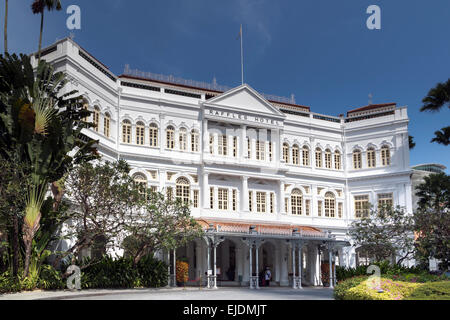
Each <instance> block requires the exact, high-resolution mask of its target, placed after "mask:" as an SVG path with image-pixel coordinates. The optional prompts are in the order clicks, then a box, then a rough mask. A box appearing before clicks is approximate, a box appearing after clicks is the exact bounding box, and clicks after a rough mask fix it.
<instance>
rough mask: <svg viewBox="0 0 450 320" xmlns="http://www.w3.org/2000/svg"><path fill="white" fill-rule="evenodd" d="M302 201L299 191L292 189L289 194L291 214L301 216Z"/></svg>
mask: <svg viewBox="0 0 450 320" xmlns="http://www.w3.org/2000/svg"><path fill="white" fill-rule="evenodd" d="M302 199H303V195H302V192H301V191H300V190H299V189H294V190H292V192H291V214H295V215H301V214H302Z"/></svg>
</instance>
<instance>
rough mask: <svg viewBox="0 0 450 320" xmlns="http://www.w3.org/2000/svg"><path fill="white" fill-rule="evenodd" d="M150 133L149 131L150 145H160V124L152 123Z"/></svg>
mask: <svg viewBox="0 0 450 320" xmlns="http://www.w3.org/2000/svg"><path fill="white" fill-rule="evenodd" d="M148 133H149V140H150V141H149V143H150V147H157V146H158V125H157V124H156V123H150V126H149V131H148Z"/></svg>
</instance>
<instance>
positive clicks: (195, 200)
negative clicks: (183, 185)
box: [193, 190, 198, 208]
mask: <svg viewBox="0 0 450 320" xmlns="http://www.w3.org/2000/svg"><path fill="white" fill-rule="evenodd" d="M193 203H194V208H198V190H194V201H193Z"/></svg>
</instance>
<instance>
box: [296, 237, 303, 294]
mask: <svg viewBox="0 0 450 320" xmlns="http://www.w3.org/2000/svg"><path fill="white" fill-rule="evenodd" d="M297 252H298V278H299V283H298V288H297V289H302V244H299V245H298V248H297Z"/></svg>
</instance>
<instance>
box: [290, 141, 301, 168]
mask: <svg viewBox="0 0 450 320" xmlns="http://www.w3.org/2000/svg"><path fill="white" fill-rule="evenodd" d="M292 163H293V164H297V165H298V164H300V153H299V150H298V145H296V144H294V145H293V146H292Z"/></svg>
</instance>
